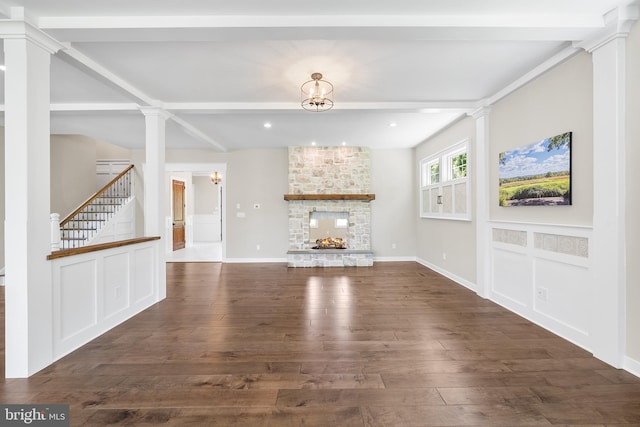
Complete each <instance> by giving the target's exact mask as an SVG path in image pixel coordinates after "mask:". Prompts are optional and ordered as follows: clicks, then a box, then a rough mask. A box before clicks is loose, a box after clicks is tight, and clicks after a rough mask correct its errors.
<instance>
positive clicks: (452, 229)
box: [412, 117, 476, 283]
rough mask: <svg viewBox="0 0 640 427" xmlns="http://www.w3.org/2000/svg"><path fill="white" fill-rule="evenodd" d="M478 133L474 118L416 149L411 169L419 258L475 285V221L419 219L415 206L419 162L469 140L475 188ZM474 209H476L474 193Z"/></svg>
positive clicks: (473, 214)
mask: <svg viewBox="0 0 640 427" xmlns="http://www.w3.org/2000/svg"><path fill="white" fill-rule="evenodd" d="M475 132H476V128H475V121H474V120H473V119H472V118H471V117H466V118H464V119H462V120H461V121H459V122H457V123H455V124H454V125H452V126H450V127H449V128H447V129H445V130H444V131H442V132H440V133H439V134H438V135H436V136H435V137H433V138H431V139H429V140H428V141H427V142H424V143H422V144H420V145H419V146H418V147H416V149H415V158H414V161H413V165H412V170H413V171H414V174H415V178H414V179H413V181H414V182H415V184H414V187H413V190H412V195H413V197H414V199H415V201H416V202H415V203H414V207H413V212H412V213H413V217H414V218H415V220H414V222H416V221H417V248H416V256H417V257H418V258H419V259H421V260H424V261H426V262H428V263H429V264H432V265H435V266H437V267H439V268H441V269H443V270H446V271H448V272H449V273H452V274H454V275H456V276H458V277H460V278H462V279H465V280H467V281H469V282H471V283H475V282H476V232H475V221H474V220H472V221H455V220H449V219H436V218H420V217H419V213H418V206H417V204H416V203H417V200H419V189H418V187H417V179H418V177H417V170H418V164H419V163H420V160H421V159H424V158H425V157H429V156H431V155H434V154H436V153H438V152H440V151H443V150H444V149H446V148H448V147H451V146H452V145H455V144H457V143H458V142H461V141H463V140H464V139H469V151H470V153H469V154H470V159H471V160H470V171H471V179H472V182H471V188H473V171H474V170H476V168H475V164H474V162H475V154H474V153H475V152H474V141H475ZM471 206H475V195H474V194H473V190H472V201H471ZM472 219H475V212H472ZM443 253H444V254H446V258H447V259H446V260H444V259H443Z"/></svg>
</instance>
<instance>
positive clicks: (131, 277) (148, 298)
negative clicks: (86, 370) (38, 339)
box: [49, 240, 164, 363]
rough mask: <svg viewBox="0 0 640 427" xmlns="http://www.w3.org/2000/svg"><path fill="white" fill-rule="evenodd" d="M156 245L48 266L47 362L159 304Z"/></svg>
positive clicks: (99, 253) (89, 255) (66, 259)
mask: <svg viewBox="0 0 640 427" xmlns="http://www.w3.org/2000/svg"><path fill="white" fill-rule="evenodd" d="M160 245H161V243H160V241H159V240H153V241H150V242H145V243H138V244H134V245H128V246H121V247H117V248H112V249H107V250H104V251H97V252H89V253H86V254H80V255H75V256H70V257H64V258H57V259H54V260H52V261H51V275H52V285H53V286H52V288H53V289H52V292H53V295H52V297H53V298H52V305H53V310H52V319H51V325H52V329H53V334H52V335H53V342H52V347H53V351H52V355H53V358H52V359H51V360H50V361H49V363H53V362H55V361H56V360H58V359H60V358H61V357H63V356H65V355H66V354H69V353H70V352H72V351H74V350H76V349H77V348H79V347H81V346H82V345H84V344H86V343H87V342H89V341H91V340H93V339H94V338H96V337H98V336H100V335H101V334H103V333H105V332H106V331H108V330H109V329H111V328H113V327H115V326H117V325H119V324H120V323H122V322H124V321H126V320H128V319H130V318H131V317H133V316H135V315H136V314H138V313H140V312H141V311H143V310H144V309H146V308H148V307H149V306H151V305H153V304H155V303H156V302H158V301H159V300H160V299H161V295H162V293H161V292H160V290H159V289H158V288H159V280H158V275H157V273H156V270H157V266H156V264H157V263H158V262H157V260H158V257H157V255H156V254H157V253H158V252H159V251H160ZM141 254H143V255H144V256H143V257H142V258H140V255H141ZM107 264H108V265H107ZM85 266H86V267H85ZM162 266H163V267H164V263H163V265H162ZM114 271H117V272H118V273H117V274H116V276H113V274H112V273H113V272H114ZM74 289H75V290H76V291H75V292H74ZM82 290H85V292H82ZM78 291H80V292H78ZM65 292H66V293H65ZM65 325H66V326H65Z"/></svg>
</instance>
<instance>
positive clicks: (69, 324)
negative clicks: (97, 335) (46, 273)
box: [54, 259, 98, 341]
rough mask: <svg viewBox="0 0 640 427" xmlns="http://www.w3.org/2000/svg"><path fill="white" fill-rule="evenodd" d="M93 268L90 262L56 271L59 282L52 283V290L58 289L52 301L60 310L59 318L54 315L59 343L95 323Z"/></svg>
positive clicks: (88, 260)
mask: <svg viewBox="0 0 640 427" xmlns="http://www.w3.org/2000/svg"><path fill="white" fill-rule="evenodd" d="M97 268H98V265H97V262H96V261H95V260H92V259H87V260H83V261H78V262H73V263H69V264H67V265H64V266H61V268H60V271H59V277H58V279H59V280H58V281H57V283H56V282H54V288H55V287H57V288H58V292H57V293H54V302H57V304H56V305H57V306H58V307H59V308H60V316H56V320H57V321H58V322H57V323H58V330H59V334H58V336H59V337H60V339H61V340H63V341H68V340H72V339H73V338H74V337H75V336H77V335H78V334H80V333H82V332H83V331H86V330H87V329H89V328H91V327H93V326H95V324H96V322H97V318H98V307H97V304H96V301H97V300H96V295H97V291H98V289H97V282H96V278H97ZM56 285H57V286H56ZM56 296H57V298H56Z"/></svg>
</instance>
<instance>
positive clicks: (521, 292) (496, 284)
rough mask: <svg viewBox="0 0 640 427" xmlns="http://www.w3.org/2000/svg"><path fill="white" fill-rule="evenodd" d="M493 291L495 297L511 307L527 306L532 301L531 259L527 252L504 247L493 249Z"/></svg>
mask: <svg viewBox="0 0 640 427" xmlns="http://www.w3.org/2000/svg"><path fill="white" fill-rule="evenodd" d="M492 261H493V265H492V268H493V272H494V274H493V281H492V291H493V293H494V294H495V298H496V299H499V300H501V303H502V304H503V305H505V306H507V307H509V308H511V309H515V308H513V307H512V305H514V304H515V307H518V306H519V307H526V306H527V305H528V304H529V301H530V299H531V298H530V289H531V274H530V272H531V265H530V264H531V260H530V259H529V258H528V257H527V255H526V254H525V253H522V252H520V251H517V250H515V248H514V250H513V251H508V250H505V249H502V248H494V251H493V257H492Z"/></svg>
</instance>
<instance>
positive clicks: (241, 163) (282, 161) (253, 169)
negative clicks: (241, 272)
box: [225, 149, 289, 259]
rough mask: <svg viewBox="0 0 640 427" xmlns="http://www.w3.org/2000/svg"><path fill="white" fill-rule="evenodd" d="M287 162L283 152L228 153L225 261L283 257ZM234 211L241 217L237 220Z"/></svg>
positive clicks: (285, 247)
mask: <svg viewBox="0 0 640 427" xmlns="http://www.w3.org/2000/svg"><path fill="white" fill-rule="evenodd" d="M288 162H289V157H288V151H287V150H286V149H273V150H242V151H235V152H233V153H230V154H229V162H228V163H227V179H226V180H225V181H226V193H227V197H226V200H227V208H226V211H227V258H279V259H284V258H285V257H286V254H287V250H288V245H289V231H288V227H289V218H288V210H287V209H288V206H287V202H286V201H285V200H284V195H285V194H286V193H287V192H288V164H289V163H288ZM254 203H259V204H260V209H254V208H253V205H254ZM238 205H240V208H239V209H238ZM238 212H243V213H244V214H245V217H244V218H238V216H237V213H238ZM257 245H260V250H258V249H257Z"/></svg>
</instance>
